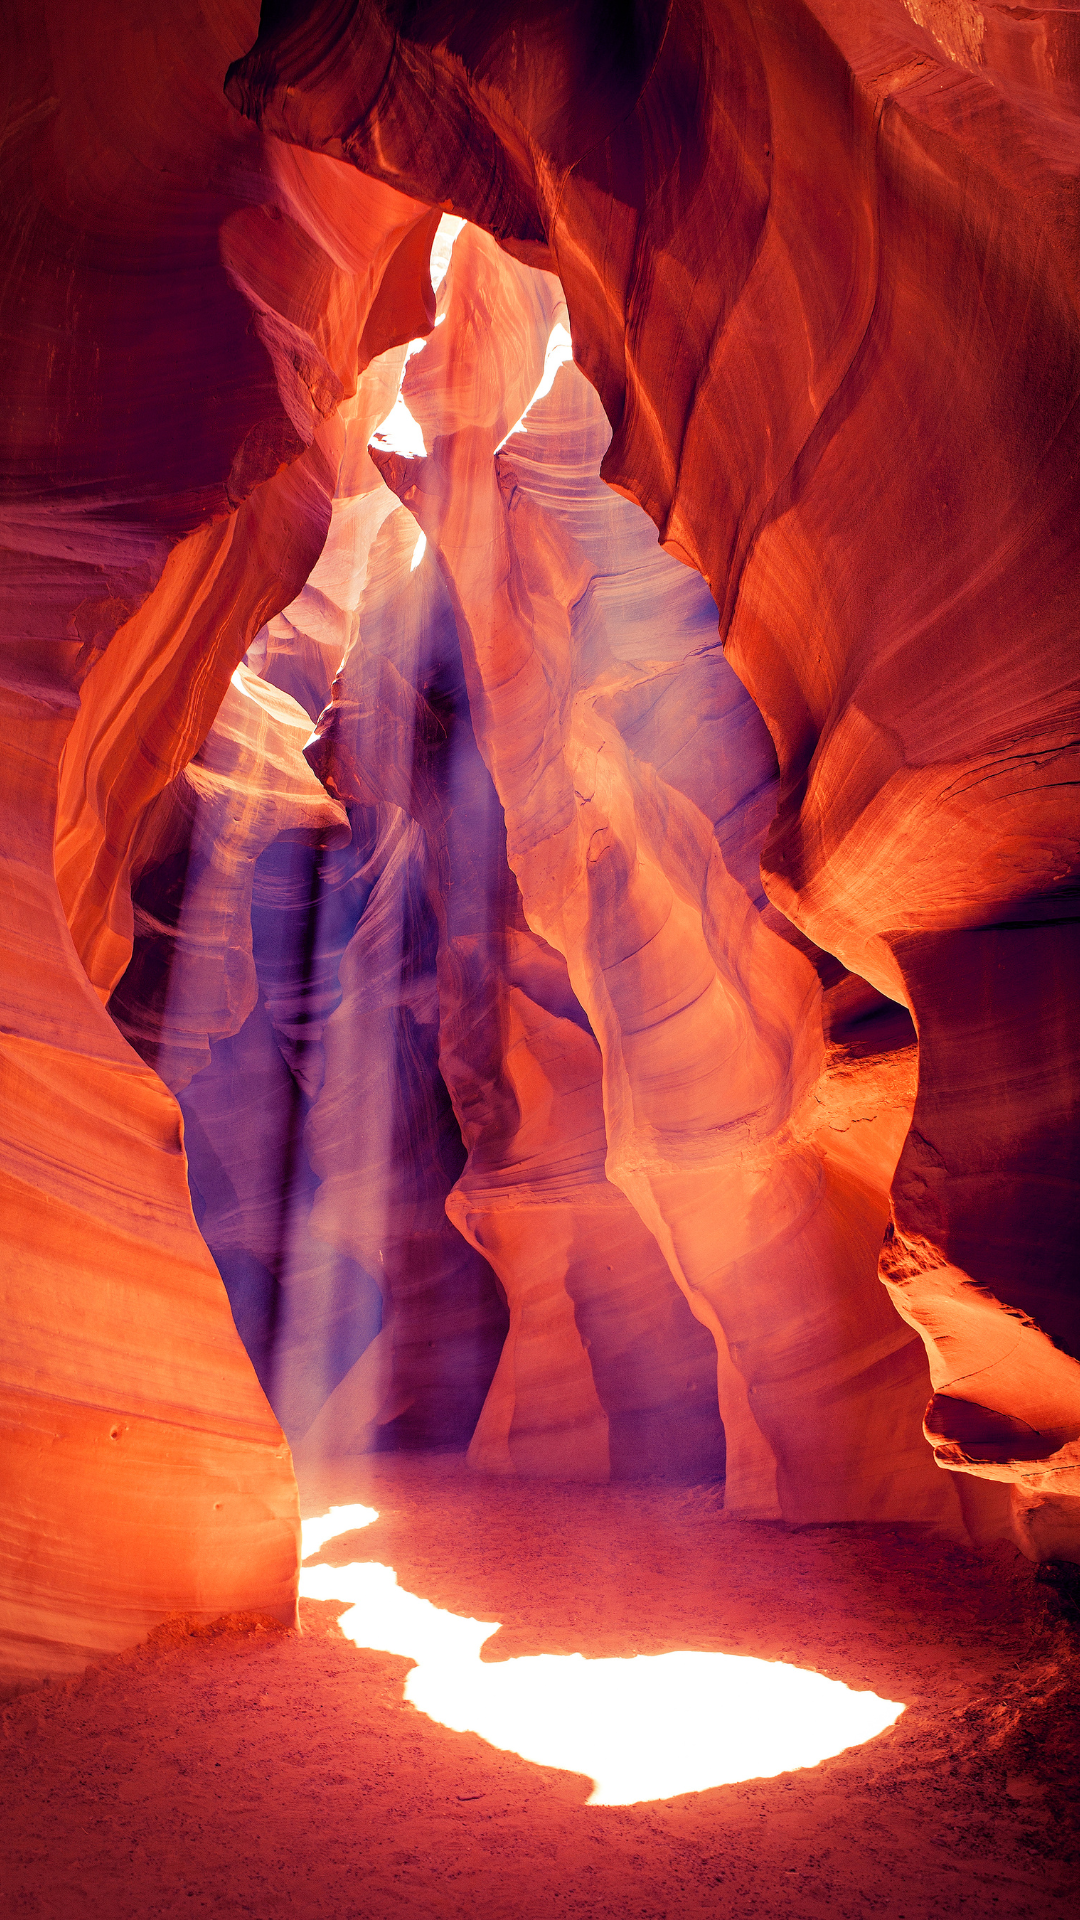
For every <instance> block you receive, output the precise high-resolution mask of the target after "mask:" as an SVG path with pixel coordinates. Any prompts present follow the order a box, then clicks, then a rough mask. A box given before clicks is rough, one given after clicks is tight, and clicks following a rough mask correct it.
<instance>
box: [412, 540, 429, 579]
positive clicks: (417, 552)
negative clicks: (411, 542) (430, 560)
mask: <svg viewBox="0 0 1080 1920" xmlns="http://www.w3.org/2000/svg"><path fill="white" fill-rule="evenodd" d="M426 552H427V534H426V533H421V534H419V535H418V536H417V541H416V545H415V547H414V548H413V556H412V559H411V560H410V561H409V572H410V573H415V572H416V569H417V567H418V566H419V565H420V562H421V560H422V559H423V557H424V555H425V553H426Z"/></svg>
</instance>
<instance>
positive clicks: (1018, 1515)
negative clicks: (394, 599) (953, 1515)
mask: <svg viewBox="0 0 1080 1920" xmlns="http://www.w3.org/2000/svg"><path fill="white" fill-rule="evenodd" d="M1044 20H1045V21H1046V23H1047V33H1048V34H1049V35H1050V37H1051V38H1052V39H1053V42H1054V48H1055V56H1054V58H1053V59H1049V60H1048V59H1047V58H1046V56H1045V51H1044V49H1045V47H1046V46H1048V45H1049V40H1042V41H1040V38H1039V23H1040V22H1041V21H1044ZM980 21H981V22H982V26H981V27H980V26H979V22H980ZM1071 46H1072V43H1071V41H1070V40H1069V32H1068V28H1067V26H1063V25H1062V24H1061V22H1060V21H1059V20H1058V18H1057V13H1056V10H1054V9H1041V10H1040V9H1035V10H1033V11H1031V13H1030V14H1029V11H1028V10H1025V11H1024V20H1023V22H1021V21H1020V20H1019V19H1014V17H1013V14H1011V13H1009V14H1006V12H1005V10H1003V9H1001V8H998V7H995V6H992V5H991V6H989V7H987V8H986V9H984V10H978V9H973V8H967V7H966V6H964V5H960V4H957V5H955V6H953V5H951V4H946V0H940V4H939V3H938V0H934V4H933V5H930V4H928V3H927V4H921V5H918V6H916V5H915V4H914V3H912V4H911V5H910V6H908V7H904V6H902V5H901V4H900V0H858V4H855V0H745V3H744V0H689V3H688V4H685V5H684V4H680V5H678V6H671V7H668V8H665V7H664V6H662V5H659V4H658V5H655V6H651V7H649V6H646V7H642V8H637V9H635V10H634V11H633V12H632V13H630V12H629V11H628V12H627V13H625V14H620V15H619V16H618V18H617V20H616V21H615V22H614V23H613V22H612V21H611V18H610V14H609V11H608V9H606V8H602V7H600V6H599V5H597V6H595V7H585V8H581V9H575V10H572V11H571V10H565V11H559V12H552V13H546V12H545V13H544V14H543V15H538V14H537V13H536V12H535V11H534V10H533V9H531V8H526V7H523V6H522V7H514V6H513V5H511V6H510V7H499V8H498V9H496V8H489V7H484V6H475V7H470V8H466V9H463V10H457V9H455V10H453V12H451V11H449V10H447V9H445V8H443V7H442V6H440V5H437V4H431V5H423V4H419V5H414V4H400V5H399V4H394V5H392V6H387V7H386V8H385V9H382V8H379V7H376V6H367V5H365V6H349V5H348V4H342V3H341V0H334V4H324V5H321V6H319V5H316V6H303V7H299V8H295V9H290V10H288V11H287V12H285V13H282V14H275V16H274V20H273V22H272V23H268V26H267V30H266V32H265V33H264V34H263V35H262V36H261V37H260V41H259V43H258V44H257V46H256V47H255V49H254V50H253V52H252V53H251V54H250V55H249V56H248V57H247V59H246V60H244V61H242V62H240V63H239V64H238V66H237V67H236V68H234V69H233V72H232V75H231V77H230V80H229V83H228V85H229V94H230V98H232V99H233V100H234V101H235V102H236V103H237V105H239V106H240V107H241V108H243V110H245V111H247V112H248V113H250V114H251V115H252V116H253V117H254V118H255V119H256V120H257V121H258V123H259V124H260V125H262V126H263V127H264V128H267V129H270V130H272V131H274V132H276V133H278V134H279V135H281V136H282V137H284V138H286V139H289V140H292V141H294V142H295V143H297V144H298V145H300V146H305V147H308V148H315V149H320V148H322V149H324V150H326V151H328V152H332V153H334V154H336V155H340V156H342V157H343V158H345V159H347V160H349V161H351V163H352V164H353V165H354V166H356V167H357V168H359V169H360V170H362V171H365V172H367V173H368V174H370V175H372V176H374V177H376V178H378V179H380V180H382V181H384V182H386V183H388V184H390V185H392V186H394V187H396V188H398V189H399V190H401V191H404V192H408V193H412V194H415V195H417V196H418V197H420V198H427V199H428V200H430V201H436V202H438V203H441V204H443V205H452V206H453V207H454V209H455V210H456V211H457V212H459V213H462V214H466V215H468V216H469V217H470V218H471V219H472V220H474V221H475V222H476V223H477V224H479V225H480V226H482V227H486V228H487V229H488V230H489V231H490V232H491V233H492V234H493V235H494V236H495V237H496V238H497V239H498V240H499V241H500V242H502V243H503V245H504V247H505V248H507V249H508V250H509V251H510V252H516V253H517V254H518V256H519V258H521V259H526V260H529V261H531V262H533V264H535V265H545V264H548V265H553V266H554V267H555V268H556V269H557V272H558V274H559V277H560V280H561V283H562V286H563V289H564V291H565V295H566V299H567V304H568V309H569V315H570V325H571V331H572V334H573V339H574V351H575V358H576V361H577V364H578V365H579V366H580V367H581V368H582V369H583V370H584V372H585V373H586V374H587V375H588V377H589V379H590V380H591V381H592V383H593V385H594V386H595V388H596V390H597V392H598V393H599V395H600V398H601V400H602V402H603V405H604V409H605V412H606V414H607V416H608V419H609V421H610V423H611V426H612V429H613V433H612V440H611V445H610V447H609V449H608V451H607V454H606V456H605V459H604V466H603V473H604V477H605V478H606V479H607V480H608V482H609V483H610V484H611V485H613V486H615V487H617V488H619V489H621V490H623V491H625V492H626V493H628V494H629V495H630V496H631V497H632V498H633V499H635V500H637V501H639V502H640V503H641V505H642V506H643V507H644V508H645V509H646V511H647V512H648V513H649V514H650V516H651V517H652V519H653V520H654V521H655V522H656V524H657V526H658V527H659V529H660V534H661V538H662V541H663V544H664V545H665V546H666V547H667V548H668V550H669V551H670V552H672V553H675V554H677V555H679V556H680V557H683V558H685V559H686V560H687V561H688V562H689V563H690V564H691V565H693V566H694V567H696V568H698V569H699V570H700V572H701V573H702V574H703V575H704V577H705V578H706V580H707V581H708V582H709V584H710V587H711V589H712V592H713V595H714V598H715V600H716V603H717V606H718V608H719V611H720V623H719V632H720V641H721V643H722V644H723V646H724V649H725V652H726V655H727V658H728V660H729V662H730V663H731V664H732V665H733V667H734V668H735V670H736V672H737V673H738V674H739V676H740V678H741V679H742V680H743V682H744V684H745V685H746V687H747V688H748V690H749V691H750V692H751V694H752V695H753V697H754V700H755V701H756V703H757V706H758V708H759V710H760V711H761V713H762V715H763V716H764V718H765V720H766V722H767V724H768V727H769V731H770V733H771V735H772V738H773V741H774V744H775V748H776V753H777V759H778V763H779V771H780V791H779V806H778V810H777V814H776V818H775V821H774V823H773V825H772V827H771V829H770V831H769V835H768V838H767V841H766V845H765V849H764V853H763V858H762V869H763V874H764V878H765V884H766V889H767V891H768V894H769V898H770V900H771V901H772V902H773V903H774V905H775V906H776V907H778V908H780V909H781V911H782V912H783V913H784V914H785V915H786V916H787V917H788V918H789V920H790V921H791V922H792V923H793V924H794V925H796V926H797V927H799V928H801V929H802V930H803V931H804V933H805V934H806V935H808V936H809V938H810V939H811V940H812V941H813V942H814V943H815V944H816V945H817V946H818V947H819V948H822V949H824V950H825V951H827V952H829V953H832V954H833V955H835V956H838V957H839V959H840V960H841V961H842V962H843V963H844V964H845V966H847V967H848V968H850V969H851V970H852V971H853V972H854V973H856V974H858V975H859V976H861V977H862V978H864V979H865V980H867V981H869V982H871V983H872V984H873V985H874V986H875V987H876V988H877V989H878V990H879V991H880V992H881V993H882V994H883V995H885V996H886V997H889V998H892V999H894V1000H896V1001H897V1002H899V1003H901V1004H906V1005H907V1006H909V1007H910V1009H911V1011H912V1013H913V1016H914V1019H915V1023H916V1026H917V1028H918V1031H919V1041H920V1051H919V1080H918V1094H917V1100H916V1105H915V1112H914V1119H913V1123H912V1125H911V1128H910V1130H909V1131H908V1133H907V1137H906V1139H905V1141H904V1143H903V1148H902V1152H901V1155H900V1161H899V1166H898V1169H897V1172H896V1175H895V1178H894V1180H893V1183H892V1191H891V1218H890V1221H889V1224H888V1228H887V1233H886V1243H885V1251H884V1254H883V1258H882V1265H881V1273H882V1278H883V1279H884V1281H885V1283H886V1285H887V1287H888V1288H889V1290H890V1292H891V1295H892V1298H893V1300H894V1301H895V1303H896V1305H897V1306H898V1308H899V1309H900V1311H901V1313H902V1314H903V1315H904V1316H905V1317H906V1318H907V1319H908V1320H909V1321H910V1322H911V1324H912V1325H913V1326H914V1327H916V1328H917V1329H918V1331H919V1332H920V1333H921V1335H922V1337H923V1339H924V1341H925V1343H926V1346H927V1350H928V1352H929V1355H930V1360H931V1372H932V1380H933V1386H934V1389H935V1392H934V1399H933V1404H932V1407H931V1410H930V1412H929V1414H928V1416H927V1423H926V1432H927V1437H928V1439H930V1441H931V1442H932V1444H933V1447H934V1451H935V1454H936V1457H937V1460H938V1462H939V1463H940V1464H941V1465H943V1466H946V1467H949V1468H953V1469H958V1470H959V1471H960V1472H962V1473H965V1474H968V1475H974V1476H976V1477H982V1478H984V1479H989V1480H999V1481H1002V1482H1005V1483H1008V1484H1011V1486H1012V1488H1013V1500H1014V1509H1015V1525H1016V1528H1017V1531H1018V1537H1019V1538H1020V1539H1021V1540H1022V1541H1023V1542H1024V1544H1025V1545H1026V1546H1027V1548H1028V1550H1029V1551H1031V1552H1033V1553H1035V1554H1050V1555H1053V1554H1054V1553H1059V1552H1060V1553H1065V1554H1071V1555H1073V1556H1074V1557H1075V1556H1076V1555H1077V1554H1080V1536H1078V1531H1077V1527H1078V1521H1077V1514H1078V1511H1080V1509H1078V1507H1077V1504H1076V1502H1077V1498H1078V1495H1080V1483H1078V1474H1080V1366H1078V1364H1077V1358H1076V1356H1077V1354H1078V1352H1080V1324H1078V1319H1077V1313H1078V1305H1077V1295H1076V1288H1075V1228H1076V1207H1077V1187H1076V1165H1075V1143H1076V1124H1075V1122H1076V1104H1077V1085H1078V1061H1077V1052H1078V1048H1077V1031H1076V1011H1075V1009H1076V1000H1075V993H1074V991H1072V989H1071V987H1070V982H1072V981H1074V980H1075V977H1076V960H1077V954H1076V929H1077V922H1076V915H1075V899H1076V890H1075V889H1076V867H1077V844H1078V839H1080V830H1078V823H1077V817H1076V810H1075V795H1076V792H1077V774H1076V764H1077V756H1076V734H1077V725H1076V722H1077V686H1076V662H1077V634H1076V607H1077V592H1076V586H1077V538H1078V532H1077V518H1076V513H1075V474H1076V470H1077V459H1078V448H1077V434H1078V431H1080V427H1078V412H1077V407H1076V397H1077V390H1078V384H1080V339H1078V318H1077V291H1078V286H1077V264H1076V251H1075V217H1076V207H1075V196H1076V177H1077V160H1078V157H1080V130H1078V126H1077V120H1076V117H1075V104H1076V103H1075V70H1076V69H1075V61H1074V59H1073V57H1072V52H1071ZM1059 55H1060V58H1059V57H1058V56H1059ZM506 487H507V490H509V482H508V481H507V482H506ZM504 501H506V495H505V494H504ZM506 504H509V502H508V501H506ZM440 511H441V509H440ZM450 511H451V512H452V513H453V512H455V511H456V512H457V513H458V514H459V515H463V516H464V515H466V514H467V507H466V506H465V505H464V504H461V505H459V506H457V507H456V508H455V507H453V506H452V507H451V509H450ZM477 512H478V513H479V512H480V509H479V506H478V507H477ZM527 512H528V507H527V504H526V503H524V502H523V503H521V505H520V507H519V515H520V516H521V517H524V516H525V515H526V514H527ZM522 670H523V671H524V665H523V668H522ZM497 731H498V730H497V726H496V734H497ZM496 744H498V743H497V742H496ZM507 746H508V743H507ZM493 751H494V747H492V748H491V749H489V752H493ZM606 751H607V748H605V752H606ZM512 757H513V756H512V754H511V758H512ZM515 771H517V770H515ZM508 791H509V789H507V792H508ZM580 791H581V793H582V794H583V795H584V796H586V797H588V795H589V794H591V792H592V791H593V789H592V785H591V775H590V777H589V778H587V779H586V780H585V783H584V785H582V786H581V787H580ZM566 804H567V806H568V807H569V805H570V795H569V793H568V794H567V802H566ZM598 830H601V831H606V830H607V829H606V828H604V829H598ZM618 838H619V836H618V834H617V833H614V832H613V839H612V841H611V842H610V843H609V844H610V847H611V850H612V853H613V854H615V849H616V844H617V842H618ZM598 845H599V843H598ZM512 857H513V856H512ZM621 858H623V856H622V855H615V859H607V858H606V856H605V859H604V860H600V861H599V862H597V867H598V872H597V880H598V882H599V881H600V880H601V872H602V871H603V872H604V873H605V874H606V873H611V874H613V873H614V869H615V864H616V860H618V859H621ZM630 880H631V870H630V869H629V868H627V869H626V875H625V883H626V884H630ZM525 891H527V889H526V890H525ZM615 897H618V895H617V894H616V895H613V898H615ZM527 911H528V907H527ZM617 932H618V929H617V928H616V934H617ZM616 944H617V940H616ZM612 956H613V960H614V958H615V948H614V947H613V948H612ZM626 959H627V960H629V959H630V956H629V955H627V956H626ZM790 965H791V963H790V962H785V963H784V967H787V968H788V970H789V972H790ZM783 972H784V969H783V968H779V969H778V970H777V973H776V976H775V979H776V984H777V987H778V988H779V986H780V982H781V976H782V975H783ZM627 977H629V976H627ZM703 977H704V976H703ZM695 1004H696V1003H695ZM782 1024H783V1023H782V1022H781V1025H782ZM793 1058H794V1056H793ZM799 1071H800V1072H801V1069H799ZM662 1091H663V1087H662V1080H661V1081H660V1082H659V1083H658V1086H657V1097H658V1098H660V1097H661V1095H662ZM624 1112H625V1108H624V1107H616V1108H613V1107H612V1105H611V1102H610V1101H609V1114H614V1118H615V1120H616V1123H617V1125H616V1134H617V1133H618V1123H619V1121H620V1116H621V1114H623V1113H624ZM641 1117H642V1116H641V1115H640V1114H639V1113H638V1112H635V1124H638V1121H639V1119H640V1118H641ZM681 1118H682V1121H683V1124H684V1125H687V1131H688V1132H691V1133H692V1126H693V1118H694V1116H693V1115H692V1113H690V1112H689V1111H688V1110H687V1109H686V1108H685V1107H684V1108H683V1109H682V1110H681ZM648 1123H649V1124H650V1125H658V1126H660V1127H661V1128H662V1127H663V1125H664V1124H665V1123H664V1121H663V1120H662V1118H661V1116H660V1109H659V1107H657V1109H656V1112H655V1113H654V1114H651V1115H649V1116H648ZM624 1137H625V1138H626V1139H627V1141H629V1140H630V1139H631V1137H632V1135H631V1133H629V1132H628V1133H626V1134H625V1135H624ZM784 1167H785V1169H786V1170H785V1171H784V1173H783V1175H782V1177H781V1178H780V1180H779V1182H778V1184H777V1187H776V1190H775V1192H776V1198H777V1200H778V1201H779V1202H780V1203H781V1204H782V1205H790V1207H791V1208H792V1209H793V1214H792V1217H793V1219H794V1218H795V1217H796V1216H797V1215H798V1212H799V1209H800V1207H804V1206H805V1205H806V1203H807V1198H808V1196H809V1192H810V1187H811V1185H812V1176H811V1174H810V1172H809V1171H808V1162H807V1161H806V1158H805V1155H804V1151H803V1149H802V1148H801V1147H798V1148H796V1147H795V1146H794V1145H793V1146H792V1149H791V1152H790V1154H789V1155H788V1157H787V1159H786V1160H785V1163H784ZM663 1177H664V1179H665V1180H668V1179H670V1178H674V1177H678V1178H682V1177H683V1176H681V1175H679V1176H671V1175H668V1174H667V1173H665V1175H664V1176H663ZM627 1179H628V1180H630V1179H633V1180H634V1181H636V1182H639V1184H640V1190H641V1192H642V1195H643V1196H644V1194H645V1192H646V1190H647V1191H648V1193H649V1196H650V1198H649V1200H648V1204H649V1205H650V1206H652V1205H654V1204H655V1205H657V1206H659V1204H660V1199H659V1195H658V1190H657V1185H656V1176H655V1175H654V1174H653V1173H652V1172H650V1171H649V1170H648V1168H647V1167H645V1166H642V1167H641V1168H639V1167H638V1166H637V1164H636V1163H634V1165H633V1166H631V1164H630V1162H629V1161H628V1163H627ZM800 1195H801V1196H802V1197H800ZM642 1204H643V1205H644V1204H645V1200H644V1198H643V1199H642ZM773 1204H774V1201H773V1198H772V1197H770V1201H769V1204H768V1207H767V1208H766V1209H765V1212H766V1215H767V1216H768V1217H769V1218H774V1217H775V1216H774V1215H773V1213H772V1207H773ZM683 1206H684V1207H685V1209H686V1210H687V1211H686V1212H685V1213H684V1218H689V1217H690V1216H691V1215H692V1213H693V1207H692V1205H691V1202H690V1200H689V1198H688V1197H687V1196H686V1195H683ZM675 1211H676V1212H678V1211H679V1209H678V1208H676V1209H675ZM768 1232H769V1227H768V1226H767V1225H766V1224H765V1221H764V1219H763V1224H762V1228H761V1231H760V1234H759V1243H761V1241H763V1239H764V1238H765V1237H766V1236H767V1234H768Z"/></svg>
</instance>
